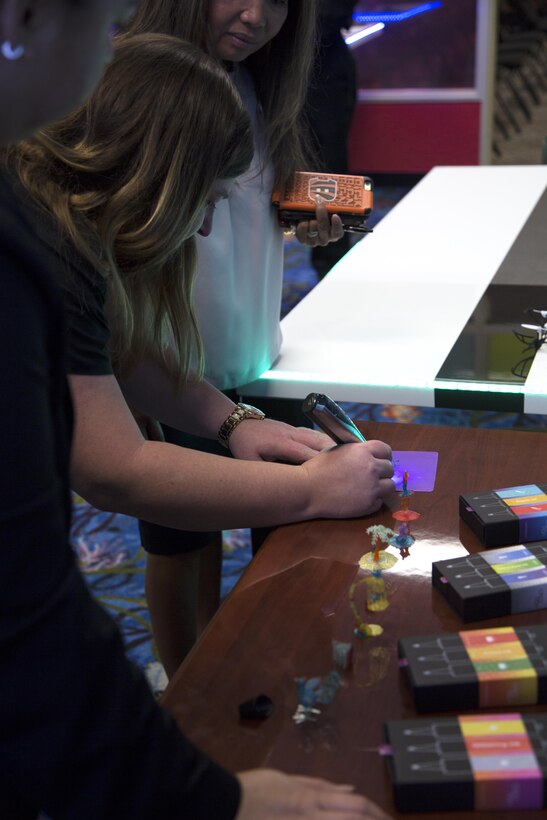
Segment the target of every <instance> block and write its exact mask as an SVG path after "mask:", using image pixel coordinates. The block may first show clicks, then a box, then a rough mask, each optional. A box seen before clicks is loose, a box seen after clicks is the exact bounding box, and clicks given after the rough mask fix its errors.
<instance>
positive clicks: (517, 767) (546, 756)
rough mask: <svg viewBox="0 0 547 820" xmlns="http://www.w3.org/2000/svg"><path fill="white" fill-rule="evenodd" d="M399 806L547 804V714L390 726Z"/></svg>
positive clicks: (467, 717)
mask: <svg viewBox="0 0 547 820" xmlns="http://www.w3.org/2000/svg"><path fill="white" fill-rule="evenodd" d="M385 733H386V739H387V744H388V745H387V748H386V749H384V753H386V752H387V755H386V758H387V760H388V761H389V765H390V769H391V777H392V781H393V787H394V792H395V805H396V807H397V809H398V810H399V811H402V812H405V811H416V812H423V811H435V812H439V811H449V810H451V811H465V810H469V811H471V810H478V811H479V810H484V811H497V810H503V809H511V810H513V811H514V812H520V811H521V810H524V809H543V808H545V807H546V805H547V800H546V793H547V790H546V785H547V714H545V713H539V714H535V715H521V714H519V713H508V714H486V715H464V716H459V717H451V718H433V717H432V718H422V719H419V720H400V721H390V722H388V723H387V724H386V726H385Z"/></svg>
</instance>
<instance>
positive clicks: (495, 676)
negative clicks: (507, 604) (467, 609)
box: [399, 625, 547, 712]
mask: <svg viewBox="0 0 547 820" xmlns="http://www.w3.org/2000/svg"><path fill="white" fill-rule="evenodd" d="M399 658H400V661H399V663H400V666H401V667H402V668H403V669H404V670H405V671H406V672H407V674H408V679H409V682H410V685H411V687H412V694H413V696H414V704H415V706H416V710H417V711H418V712H435V711H450V710H462V709H483V708H492V707H496V708H499V707H502V708H505V707H515V706H535V705H536V704H538V703H547V626H545V625H533V626H521V627H512V626H503V627H496V628H492V629H468V630H466V631H462V632H441V633H439V634H438V635H426V636H417V637H410V638H401V639H400V641H399Z"/></svg>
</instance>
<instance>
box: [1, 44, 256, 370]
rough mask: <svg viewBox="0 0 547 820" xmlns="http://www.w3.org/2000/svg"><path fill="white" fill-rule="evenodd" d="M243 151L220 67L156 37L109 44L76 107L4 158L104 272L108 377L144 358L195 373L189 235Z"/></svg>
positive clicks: (244, 119) (242, 129)
mask: <svg viewBox="0 0 547 820" xmlns="http://www.w3.org/2000/svg"><path fill="white" fill-rule="evenodd" d="M174 111H176V112H177V116H176V117H175V116H173V112H174ZM252 154H253V140H252V126H251V123H250V120H249V117H248V116H247V114H246V112H245V110H244V108H243V106H242V104H241V101H240V99H239V96H238V95H237V93H236V92H235V91H234V89H233V86H232V84H231V83H230V81H229V79H228V77H227V75H226V72H225V71H224V70H223V69H222V68H221V67H220V66H219V65H218V63H217V62H216V61H215V60H213V59H212V58H211V57H209V56H208V55H206V54H205V53H204V52H202V51H201V50H200V49H199V48H197V47H196V46H194V45H191V44H189V43H184V42H182V41H181V40H179V39H177V38H175V37H170V36H167V35H163V34H143V35H140V36H136V37H131V38H125V39H124V40H123V41H121V42H119V43H118V44H117V45H116V49H115V56H114V59H113V60H112V62H111V63H110V65H109V66H108V67H107V69H106V71H105V73H104V75H103V77H102V80H101V82H100V84H99V86H98V88H97V90H96V91H95V93H94V94H93V96H92V97H91V98H90V99H89V101H88V102H87V103H86V104H85V105H83V106H81V107H80V108H79V109H78V110H77V111H75V112H74V113H73V114H72V115H70V116H68V117H67V118H65V119H64V120H63V121H62V122H60V123H58V124H57V125H55V126H52V127H50V128H48V129H46V130H44V131H42V132H40V133H39V134H38V135H37V136H36V138H34V139H33V140H29V141H26V142H23V143H20V144H19V145H18V146H15V147H14V148H12V149H10V151H9V152H8V155H7V159H8V164H9V166H10V167H11V168H12V169H13V170H15V172H16V173H17V174H18V176H19V179H20V180H21V182H22V184H23V185H24V187H25V188H26V190H27V191H28V192H29V193H30V194H31V195H32V197H33V198H34V199H35V200H36V201H37V202H38V203H39V204H40V205H42V206H43V207H44V208H45V209H46V210H47V211H48V212H50V213H51V214H53V216H54V217H55V219H56V220H57V222H58V224H59V226H60V227H61V229H62V231H63V232H64V233H65V234H68V236H69V237H70V239H71V240H72V242H73V243H74V245H75V246H76V247H77V249H78V250H79V251H80V253H82V254H83V255H84V256H85V257H86V258H87V259H88V260H89V261H90V262H91V263H92V264H93V265H94V266H95V267H96V269H97V270H98V271H99V272H100V273H101V274H102V275H103V276H104V277H105V279H106V281H107V293H108V300H109V305H110V306H111V308H112V309H113V310H112V316H113V318H112V321H111V330H112V337H111V353H112V360H113V363H114V366H115V367H116V368H117V370H118V371H119V372H122V373H123V372H126V371H127V370H129V369H130V368H131V367H132V366H133V364H134V363H135V362H136V361H137V360H138V359H139V358H140V357H142V356H143V355H145V354H150V353H151V354H153V355H155V356H156V358H159V360H160V361H161V362H162V364H163V365H164V366H165V367H166V368H168V369H169V370H170V371H171V372H175V371H176V375H177V377H178V378H179V379H183V378H185V377H186V375H187V374H188V372H189V370H190V367H191V366H192V368H193V370H194V371H197V372H198V373H201V372H202V367H203V356H202V348H201V342H200V339H199V332H198V328H197V323H196V320H195V316H194V312H193V308H192V298H191V296H192V284H193V279H194V274H195V270H196V251H195V243H194V239H193V238H192V237H191V236H190V234H189V228H190V226H192V225H194V226H195V222H196V219H199V215H200V213H201V212H202V211H203V208H204V206H205V204H206V201H207V197H208V196H209V194H210V191H211V186H212V185H213V183H214V182H215V180H216V179H219V178H226V179H228V178H232V177H236V176H238V175H240V174H241V173H243V172H244V171H245V169H246V168H247V167H248V165H249V163H250V161H251V159H252ZM169 345H170V347H171V352H170V353H169V352H168V350H167V348H168V346H169ZM173 352H174V360H173Z"/></svg>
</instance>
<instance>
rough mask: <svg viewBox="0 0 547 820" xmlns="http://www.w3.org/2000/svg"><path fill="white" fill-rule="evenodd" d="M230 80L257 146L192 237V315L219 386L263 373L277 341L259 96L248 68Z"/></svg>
mask: <svg viewBox="0 0 547 820" xmlns="http://www.w3.org/2000/svg"><path fill="white" fill-rule="evenodd" d="M232 79H233V82H234V84H235V86H236V88H237V89H238V91H239V93H240V94H241V98H242V100H243V103H244V105H245V108H246V109H247V111H248V113H249V115H250V116H251V119H252V121H253V125H254V127H255V142H256V145H257V150H256V152H255V156H254V158H253V162H252V165H251V167H250V169H249V170H248V171H247V173H245V174H244V175H243V176H241V177H239V178H238V179H237V180H236V183H235V184H234V186H233V188H232V190H231V192H230V196H229V197H228V199H227V200H222V201H220V202H219V203H218V205H217V207H216V210H215V215H214V219H213V230H212V232H211V233H210V235H209V236H207V237H202V236H199V235H198V236H197V245H198V276H197V279H196V285H195V290H194V298H195V306H196V314H197V318H198V324H199V328H200V331H201V335H202V339H203V345H204V349H205V374H206V377H207V379H208V380H209V381H211V382H212V383H213V384H215V385H216V386H217V387H219V388H220V389H226V388H230V387H236V386H238V385H240V384H244V383H245V382H249V381H252V380H253V379H256V378H258V377H259V376H260V374H261V373H263V372H264V370H267V369H268V368H269V367H270V366H271V365H272V363H273V362H274V361H275V359H276V358H277V356H278V353H279V349H280V346H281V329H280V324H279V320H280V312H281V292H282V287H283V232H282V230H281V228H280V227H279V225H278V223H277V214H276V211H275V209H274V207H273V206H272V204H271V195H272V190H273V181H274V171H273V167H272V165H271V163H268V164H267V165H266V167H265V169H263V170H262V171H261V165H262V161H261V157H262V149H263V146H262V139H261V134H260V133H259V126H258V118H257V100H256V95H255V93H254V89H253V85H252V80H251V77H250V75H249V74H248V72H247V71H246V70H245V69H243V68H242V67H241V66H237V67H236V68H235V70H234V72H233V74H232Z"/></svg>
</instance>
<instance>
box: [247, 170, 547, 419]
mask: <svg viewBox="0 0 547 820" xmlns="http://www.w3.org/2000/svg"><path fill="white" fill-rule="evenodd" d="M546 185H547V166H543V165H538V166H518V167H516V166H515V167H513V166H505V167H499V166H498V167H492V166H481V167H440V168H435V169H433V170H432V171H431V172H430V173H429V174H427V176H426V177H424V179H423V180H422V181H421V182H420V183H418V185H416V186H415V187H414V188H413V189H412V190H411V191H410V193H409V194H407V196H405V197H404V199H402V200H401V201H400V202H399V203H398V204H397V205H396V206H395V207H394V208H393V209H392V210H391V211H390V212H389V213H388V214H387V216H386V217H385V218H384V219H383V220H382V221H381V222H380V224H379V225H378V226H377V227H376V228H375V229H374V232H373V233H372V234H370V235H369V236H367V237H366V238H365V239H364V240H363V241H361V242H359V243H358V244H357V245H355V247H354V248H353V249H352V250H351V251H350V252H349V253H348V254H347V255H346V256H345V257H344V258H343V259H342V260H341V261H340V262H339V263H338V264H337V265H336V267H335V268H333V270H332V271H331V272H330V273H329V274H328V276H327V277H326V278H325V279H324V280H323V281H322V282H320V283H319V284H318V285H317V286H316V287H315V288H314V289H313V290H312V291H311V292H310V293H309V294H308V295H307V296H306V297H305V298H304V299H303V300H302V301H301V302H300V303H299V304H298V305H297V306H296V307H295V308H294V309H293V310H292V311H291V313H289V315H288V316H287V317H286V318H285V319H284V320H283V322H282V330H283V339H284V341H283V347H282V352H281V356H280V357H279V359H278V361H277V362H276V364H275V366H274V367H273V368H272V369H271V370H268V371H266V372H265V373H264V374H263V375H262V376H261V378H260V379H259V380H257V381H255V382H253V383H252V384H250V385H246V386H244V387H242V388H241V392H242V393H243V394H245V395H255V396H276V397H285V398H301V397H303V396H305V395H306V394H307V393H308V392H310V391H318V392H325V393H328V394H329V395H331V396H332V397H333V398H336V399H337V400H338V401H359V402H361V401H362V402H372V403H379V404H383V403H387V404H412V405H421V406H434V404H435V402H434V390H435V388H436V387H443V386H446V385H444V384H442V383H439V382H437V381H436V374H437V373H438V371H439V369H440V367H441V365H442V364H443V362H444V361H445V359H446V357H447V355H448V353H449V352H450V350H451V348H452V346H453V344H454V342H455V340H456V339H457V338H458V336H459V334H460V332H461V330H462V328H463V327H464V326H465V325H466V323H467V320H468V318H469V317H470V315H471V314H472V312H473V310H474V308H475V306H476V304H477V302H478V301H479V300H480V298H481V296H482V294H483V293H484V291H485V289H486V288H487V286H488V285H489V283H490V282H491V280H492V278H493V277H494V275H495V273H496V271H497V269H498V268H499V266H500V264H501V262H502V261H503V259H504V257H505V256H506V254H507V252H508V250H509V249H510V247H511V245H512V244H513V242H514V240H515V239H516V237H517V236H518V234H519V232H520V231H521V229H522V227H523V225H524V224H525V222H526V220H527V219H528V217H529V215H530V213H531V211H532V210H533V209H534V207H535V206H536V204H537V202H538V200H539V198H540V197H541V195H542V194H543V192H544V190H545V188H546ZM545 250H546V273H547V225H546V242H545ZM546 284H547V276H546ZM541 360H542V362H544V363H546V364H547V355H546V356H542V357H541ZM536 364H537V367H538V368H539V366H540V362H539V357H538V361H537V363H534V367H533V369H532V372H531V373H530V377H529V380H530V386H531V387H532V389H533V394H534V398H533V400H532V402H533V404H534V408H535V409H534V410H532V409H530V407H526V408H525V409H526V410H527V412H547V370H545V378H543V377H541V376H539V377H538V375H537V373H536V372H535V371H536V369H537V368H536ZM542 369H543V368H542ZM451 386H452V388H454V385H453V384H452V385H451ZM525 387H526V386H521V385H508V386H507V392H511V391H513V392H519V393H522V392H525V393H526V392H527V390H526V389H525ZM462 389H464V388H463V387H462ZM465 389H466V390H469V389H477V390H483V391H484V390H488V389H490V388H489V386H488V385H479V384H477V385H475V386H474V387H472V388H470V386H469V384H466V385H465ZM492 389H494V388H492ZM495 389H496V390H499V385H496V387H495ZM538 406H541V408H542V409H541V410H540V409H537V408H538Z"/></svg>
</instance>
